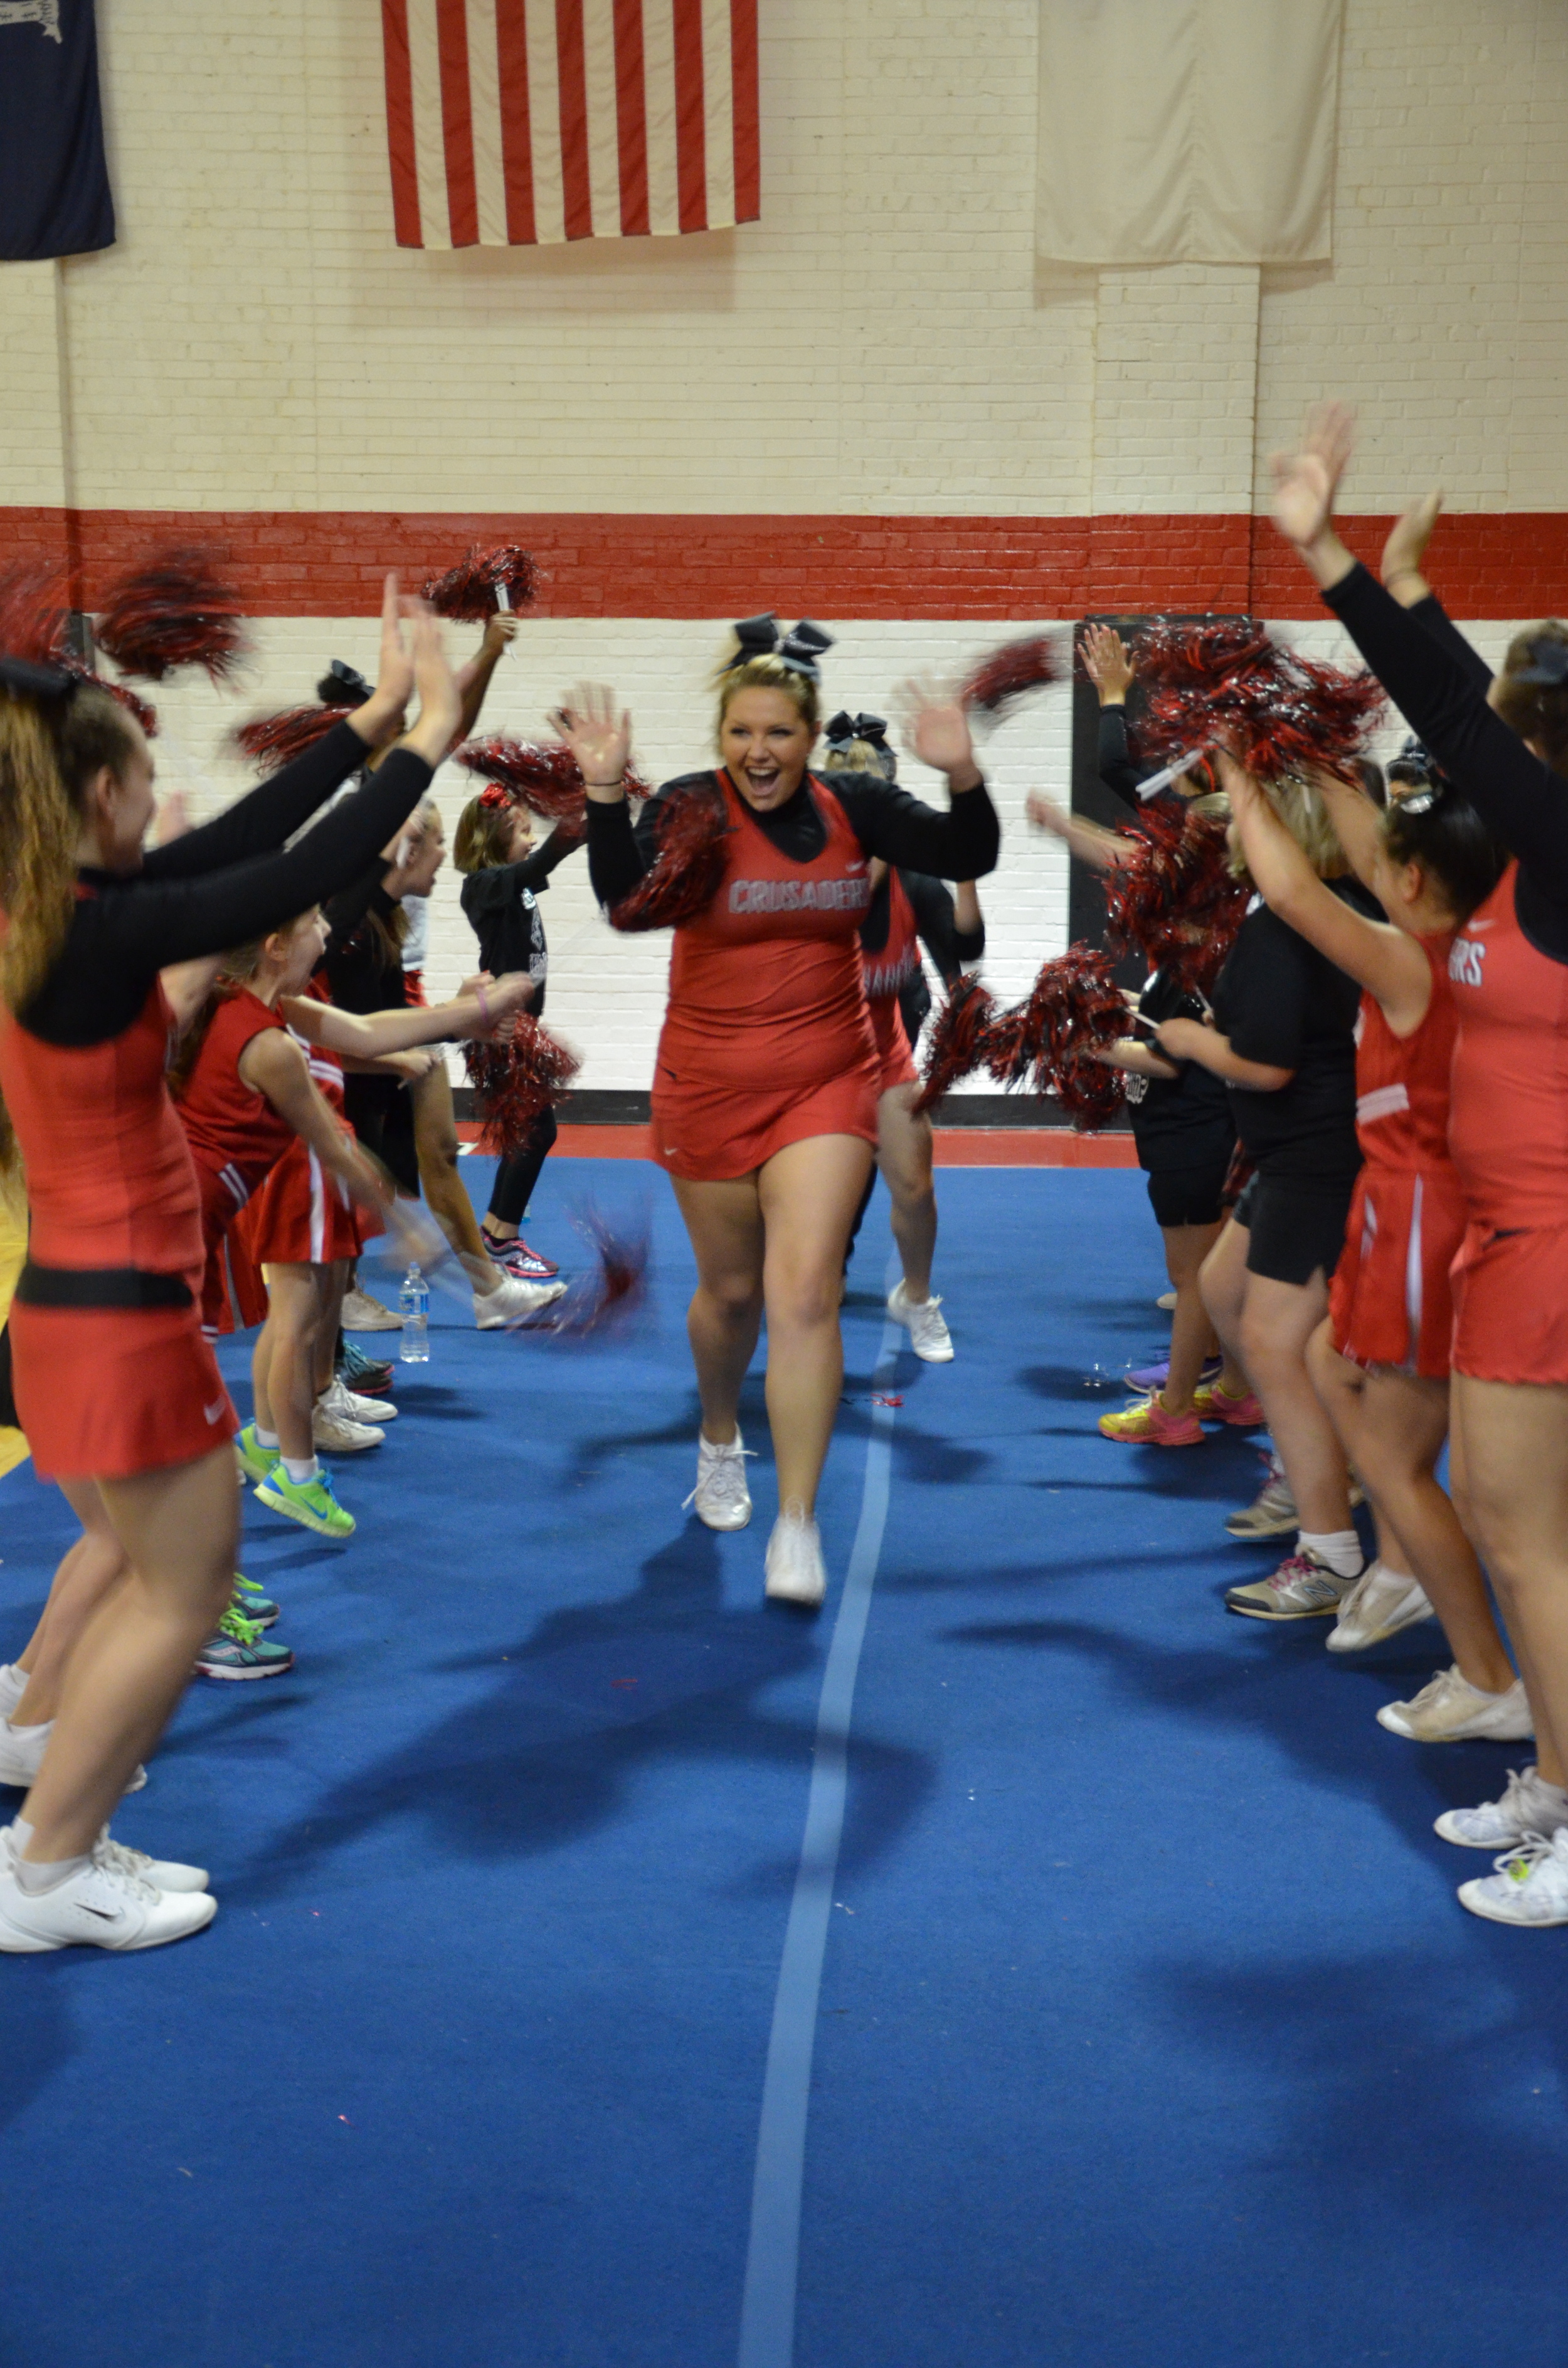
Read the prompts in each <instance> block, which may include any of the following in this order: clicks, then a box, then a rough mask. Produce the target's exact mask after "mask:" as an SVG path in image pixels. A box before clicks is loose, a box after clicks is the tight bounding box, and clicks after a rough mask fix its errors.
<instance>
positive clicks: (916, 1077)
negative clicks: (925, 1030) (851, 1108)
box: [866, 995, 920, 1094]
mask: <svg viewBox="0 0 1568 2368" xmlns="http://www.w3.org/2000/svg"><path fill="white" fill-rule="evenodd" d="M866 1008H867V1009H868V1010H869V1013H870V1015H871V1033H872V1035H873V1036H874V1037H875V1038H876V1040H877V1059H878V1062H879V1063H880V1064H881V1073H882V1082H881V1087H880V1088H879V1091H880V1092H881V1093H884V1094H891V1093H892V1089H893V1087H895V1086H916V1085H918V1084H919V1082H920V1072H919V1070H918V1069H917V1068H916V1067H915V1055H914V1053H912V1052H911V1051H910V1049H909V1031H908V1030H907V1029H906V1028H905V1026H904V1024H903V1012H902V1011H901V1010H900V1009H899V1008H898V998H897V996H892V995H876V996H868V997H867V1000H866Z"/></svg>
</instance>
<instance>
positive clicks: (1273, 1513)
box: [1225, 1455, 1301, 1543]
mask: <svg viewBox="0 0 1568 2368" xmlns="http://www.w3.org/2000/svg"><path fill="white" fill-rule="evenodd" d="M1300 1526H1301V1523H1300V1519H1299V1516H1298V1514H1297V1511H1296V1499H1295V1497H1294V1496H1293V1495H1292V1494H1291V1490H1290V1482H1289V1480H1287V1479H1286V1477H1285V1466H1284V1465H1283V1463H1281V1462H1280V1461H1279V1458H1278V1455H1271V1456H1270V1457H1269V1459H1268V1477H1267V1480H1266V1481H1265V1482H1264V1484H1263V1486H1262V1487H1261V1488H1260V1489H1259V1490H1258V1492H1257V1495H1256V1497H1254V1498H1253V1500H1252V1503H1251V1504H1250V1505H1245V1506H1244V1507H1243V1508H1242V1510H1241V1511H1240V1512H1239V1513H1230V1514H1227V1516H1226V1519H1225V1527H1226V1529H1227V1530H1229V1531H1230V1533H1231V1535H1232V1537H1233V1538H1244V1539H1245V1540H1247V1542H1248V1543H1251V1542H1252V1541H1253V1540H1255V1539H1259V1538H1290V1537H1294V1536H1295V1534H1296V1531H1297V1530H1298V1529H1299V1528H1300Z"/></svg>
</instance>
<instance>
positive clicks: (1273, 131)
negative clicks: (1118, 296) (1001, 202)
mask: <svg viewBox="0 0 1568 2368" xmlns="http://www.w3.org/2000/svg"><path fill="white" fill-rule="evenodd" d="M1343 15H1344V0H1040V159H1039V167H1038V182H1039V191H1038V213H1037V236H1036V245H1037V248H1038V251H1039V253H1040V256H1042V257H1044V258H1046V259H1048V260H1051V261H1056V262H1061V263H1077V264H1103V265H1114V264H1157V263H1232V264H1234V263H1321V262H1325V261H1326V260H1327V259H1328V257H1329V256H1330V255H1331V254H1332V252H1333V222H1334V214H1333V206H1334V158H1335V113H1336V106H1337V97H1338V86H1339V39H1340V26H1341V21H1342V18H1343Z"/></svg>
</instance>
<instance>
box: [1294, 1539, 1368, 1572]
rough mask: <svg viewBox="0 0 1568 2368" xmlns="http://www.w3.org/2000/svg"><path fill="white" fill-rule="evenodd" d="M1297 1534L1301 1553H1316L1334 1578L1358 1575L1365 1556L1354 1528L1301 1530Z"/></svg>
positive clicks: (1362, 1567) (1363, 1564)
mask: <svg viewBox="0 0 1568 2368" xmlns="http://www.w3.org/2000/svg"><path fill="white" fill-rule="evenodd" d="M1297 1536H1298V1539H1299V1541H1300V1543H1301V1551H1302V1553H1303V1554H1316V1556H1317V1558H1318V1560H1319V1562H1321V1563H1326V1564H1327V1565H1328V1567H1329V1569H1330V1570H1331V1571H1333V1573H1334V1575H1335V1578H1359V1577H1360V1576H1361V1573H1362V1570H1363V1569H1364V1568H1365V1565H1366V1557H1365V1555H1364V1554H1362V1552H1361V1541H1360V1539H1359V1538H1358V1536H1357V1534H1356V1532H1355V1531H1354V1530H1301V1531H1298V1532H1297Z"/></svg>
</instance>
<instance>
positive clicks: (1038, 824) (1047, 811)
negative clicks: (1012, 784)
mask: <svg viewBox="0 0 1568 2368" xmlns="http://www.w3.org/2000/svg"><path fill="white" fill-rule="evenodd" d="M1024 812H1025V814H1028V818H1029V820H1030V822H1032V823H1033V825H1034V826H1035V828H1036V830H1048V831H1050V832H1051V835H1052V837H1056V838H1065V837H1066V836H1067V834H1068V832H1069V831H1070V830H1071V829H1072V827H1073V817H1072V815H1071V814H1069V813H1068V811H1067V809H1066V807H1065V806H1063V805H1058V803H1057V802H1056V800H1055V799H1054V798H1048V797H1047V796H1046V793H1045V791H1043V790H1031V791H1029V793H1028V797H1027V798H1026V799H1025V800H1024Z"/></svg>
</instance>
